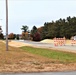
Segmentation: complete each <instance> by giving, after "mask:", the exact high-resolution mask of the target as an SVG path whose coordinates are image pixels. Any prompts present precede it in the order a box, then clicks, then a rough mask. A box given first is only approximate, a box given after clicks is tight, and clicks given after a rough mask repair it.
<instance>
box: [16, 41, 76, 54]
mask: <svg viewBox="0 0 76 75" xmlns="http://www.w3.org/2000/svg"><path fill="white" fill-rule="evenodd" d="M15 41H17V42H23V43H27V44H31V45H33V46H35V47H40V48H55V49H61V50H62V49H63V50H67V51H70V52H75V53H76V45H73V46H72V45H65V46H54V44H52V43H42V42H33V41H28V40H25V41H24V40H19V41H18V40H15Z"/></svg>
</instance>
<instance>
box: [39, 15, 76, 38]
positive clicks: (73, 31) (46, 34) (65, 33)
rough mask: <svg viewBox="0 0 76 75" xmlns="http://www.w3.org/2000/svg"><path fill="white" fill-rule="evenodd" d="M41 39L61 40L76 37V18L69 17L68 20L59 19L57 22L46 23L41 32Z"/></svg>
mask: <svg viewBox="0 0 76 75" xmlns="http://www.w3.org/2000/svg"><path fill="white" fill-rule="evenodd" d="M40 35H41V39H46V38H50V39H52V38H54V37H57V38H61V37H65V38H67V39H70V38H71V37H72V36H75V35H76V17H72V18H71V17H70V16H69V17H67V18H66V19H61V18H60V19H59V20H56V21H55V22H54V21H52V22H45V23H44V26H43V27H42V31H41V32H40Z"/></svg>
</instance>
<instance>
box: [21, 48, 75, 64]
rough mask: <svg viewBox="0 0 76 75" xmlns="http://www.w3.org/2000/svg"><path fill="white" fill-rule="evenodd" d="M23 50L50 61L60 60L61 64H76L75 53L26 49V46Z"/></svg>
mask: <svg viewBox="0 0 76 75" xmlns="http://www.w3.org/2000/svg"><path fill="white" fill-rule="evenodd" d="M21 49H23V50H25V51H26V52H29V53H32V54H36V55H39V56H44V57H47V58H50V59H55V60H59V61H61V62H67V63H69V62H76V54H75V53H70V52H62V51H56V50H49V49H43V48H34V47H25V46H24V47H21Z"/></svg>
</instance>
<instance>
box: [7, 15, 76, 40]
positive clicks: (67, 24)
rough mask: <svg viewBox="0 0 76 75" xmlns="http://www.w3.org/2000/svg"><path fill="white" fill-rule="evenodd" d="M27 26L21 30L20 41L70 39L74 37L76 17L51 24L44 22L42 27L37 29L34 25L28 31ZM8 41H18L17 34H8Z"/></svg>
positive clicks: (75, 33)
mask: <svg viewBox="0 0 76 75" xmlns="http://www.w3.org/2000/svg"><path fill="white" fill-rule="evenodd" d="M28 28H29V27H28V26H27V25H23V26H22V28H21V30H22V34H21V39H24V40H27V39H31V40H34V41H40V40H43V39H53V38H54V37H57V38H62V37H65V38H67V39H70V38H71V37H72V36H75V35H76V17H70V16H69V17H67V18H66V19H61V18H60V19H59V20H56V21H52V22H45V23H44V25H43V26H42V27H39V28H37V27H36V25H35V26H33V27H32V29H31V30H28ZM8 38H9V39H15V38H16V39H19V34H17V35H16V34H14V33H10V34H9V35H8Z"/></svg>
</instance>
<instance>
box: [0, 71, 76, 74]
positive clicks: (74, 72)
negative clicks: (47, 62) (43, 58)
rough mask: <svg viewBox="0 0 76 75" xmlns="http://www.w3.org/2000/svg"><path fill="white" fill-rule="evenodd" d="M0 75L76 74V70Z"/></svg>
mask: <svg viewBox="0 0 76 75" xmlns="http://www.w3.org/2000/svg"><path fill="white" fill-rule="evenodd" d="M0 75H76V71H73V72H43V73H13V74H12V73H9V74H4V73H1V74H0Z"/></svg>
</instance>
